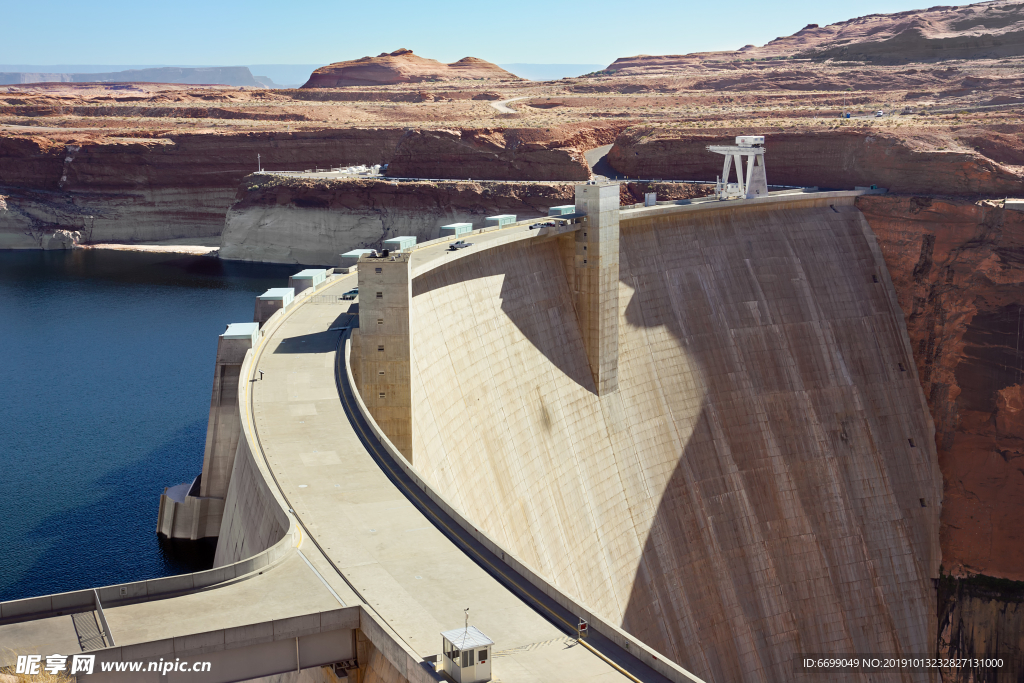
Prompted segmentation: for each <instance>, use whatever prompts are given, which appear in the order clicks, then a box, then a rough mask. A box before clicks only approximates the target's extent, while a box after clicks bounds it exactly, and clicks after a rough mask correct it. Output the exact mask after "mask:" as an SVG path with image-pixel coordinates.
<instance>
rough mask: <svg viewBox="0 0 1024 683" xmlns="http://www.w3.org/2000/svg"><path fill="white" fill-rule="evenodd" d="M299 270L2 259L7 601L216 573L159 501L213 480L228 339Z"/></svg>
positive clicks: (184, 259) (188, 261)
mask: <svg viewBox="0 0 1024 683" xmlns="http://www.w3.org/2000/svg"><path fill="white" fill-rule="evenodd" d="M300 269H301V267H299V266H278V265H262V264H242V263H230V262H222V261H219V260H218V259H216V258H211V257H194V256H182V255H169V254H145V253H129V252H110V251H99V250H78V251H60V252H42V251H33V252H16V251H0V538H2V539H3V542H2V543H0V601H2V600H11V599H15V598H23V597H29V596H33V595H44V594H47V593H56V592H62V591H70V590H78V589H81V588H89V587H93V586H103V585H109V584H114V583H121V582H125V581H137V580H141V579H149V578H154V577H158V576H167V575H170V574H179V573H184V572H189V571H195V570H197V569H205V568H208V567H209V566H210V564H211V563H212V560H213V552H212V550H213V544H212V543H205V544H194V543H189V542H180V541H177V542H173V543H172V542H167V541H164V542H161V541H160V540H159V539H158V537H157V534H156V517H157V509H158V503H159V497H160V494H161V493H162V492H163V489H164V487H165V486H173V485H174V484H181V483H184V482H186V481H191V480H192V479H193V478H194V477H195V476H196V475H197V474H199V472H200V471H201V469H202V462H203V447H204V445H205V440H206V422H207V417H208V413H209V409H210V394H211V391H212V385H213V366H214V358H215V355H216V350H217V336H218V335H219V334H221V333H222V332H223V331H224V328H225V325H226V324H227V323H232V322H248V321H251V320H252V315H253V307H254V300H255V296H256V295H257V294H260V293H262V292H263V291H264V290H266V289H267V288H269V287H283V286H287V278H288V276H289V275H291V274H293V273H295V272H297V271H298V270H300Z"/></svg>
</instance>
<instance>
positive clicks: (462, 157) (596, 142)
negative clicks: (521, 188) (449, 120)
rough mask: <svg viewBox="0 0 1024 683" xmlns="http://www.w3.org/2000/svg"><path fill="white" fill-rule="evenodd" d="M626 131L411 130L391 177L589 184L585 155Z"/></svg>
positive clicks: (395, 159)
mask: <svg viewBox="0 0 1024 683" xmlns="http://www.w3.org/2000/svg"><path fill="white" fill-rule="evenodd" d="M623 127H624V126H621V125H620V126H615V125H611V126H608V125H605V126H598V127H593V128H583V129H576V130H566V131H560V134H559V135H557V136H552V135H545V134H542V133H540V132H539V131H537V130H535V129H515V128H510V129H479V130H412V131H409V132H407V133H406V134H405V136H404V137H403V138H402V139H401V141H400V142H399V143H398V147H397V149H396V150H395V155H394V157H393V159H392V161H391V163H390V164H389V165H388V171H387V173H388V175H389V176H391V177H394V178H445V179H455V178H457V179H479V180H524V179H530V180H588V179H589V178H590V167H589V166H588V165H587V160H586V157H585V156H584V152H585V151H586V150H588V149H593V148H595V147H600V146H601V145H606V144H609V143H611V142H612V141H614V140H615V137H616V135H617V134H618V132H619V131H620V130H622V128H623ZM552 138H554V139H552Z"/></svg>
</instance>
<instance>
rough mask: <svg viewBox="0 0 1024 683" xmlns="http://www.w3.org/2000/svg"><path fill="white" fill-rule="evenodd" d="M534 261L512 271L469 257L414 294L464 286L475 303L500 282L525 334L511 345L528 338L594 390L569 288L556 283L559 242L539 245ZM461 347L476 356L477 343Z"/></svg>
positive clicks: (505, 306)
mask: <svg viewBox="0 0 1024 683" xmlns="http://www.w3.org/2000/svg"><path fill="white" fill-rule="evenodd" d="M520 249H522V247H513V248H511V249H507V248H500V247H499V248H498V249H493V250H491V251H492V252H497V253H501V252H505V253H510V252H514V251H519V250H520ZM533 260H534V262H535V263H534V266H535V267H534V268H531V269H529V270H526V271H522V270H512V271H510V270H509V269H508V268H507V265H508V264H507V262H505V261H504V260H502V259H501V258H500V257H499V258H488V259H469V260H467V261H466V262H465V263H462V264H460V267H458V268H440V269H438V270H437V271H435V272H434V273H432V277H430V278H419V279H417V280H414V281H413V296H414V297H416V296H420V295H426V294H430V293H431V292H433V291H434V290H437V289H440V288H444V287H451V286H453V285H456V284H464V285H466V287H467V290H468V292H469V297H470V298H471V299H472V300H473V301H480V300H481V298H482V297H483V296H486V295H485V294H484V293H485V292H486V291H488V290H489V289H490V288H491V287H493V286H494V284H495V283H500V284H499V285H498V286H499V290H498V292H497V296H498V299H499V300H500V301H501V311H502V313H504V314H505V315H506V316H507V317H508V320H509V321H510V322H511V323H512V324H513V325H515V326H516V329H517V330H518V331H519V332H520V334H521V336H520V337H518V338H516V339H513V340H511V344H510V346H511V347H512V348H514V347H515V346H516V345H517V344H519V343H522V342H524V341H526V342H529V343H530V344H531V345H532V346H533V348H535V349H536V350H538V351H540V352H541V353H542V354H543V355H544V358H545V359H547V361H548V362H549V363H551V365H552V366H554V367H555V368H557V369H558V370H559V371H560V372H561V373H562V374H563V375H565V377H567V378H568V379H570V380H572V381H573V382H575V383H576V384H578V385H579V386H581V387H583V388H584V389H586V390H587V391H590V392H592V393H596V388H595V386H594V377H593V375H592V374H591V372H590V366H589V364H588V363H587V361H586V350H585V349H584V347H583V337H582V336H581V334H580V329H579V325H577V324H576V317H575V313H574V312H573V308H572V301H571V299H570V298H569V291H568V288H567V287H565V286H552V281H553V280H554V282H555V284H556V285H557V284H562V283H564V281H565V274H564V270H563V264H562V262H561V260H560V258H559V253H558V250H557V248H556V244H555V243H554V242H549V243H547V244H546V245H544V247H542V248H540V249H537V250H536V253H535V254H534V259H533ZM421 281H422V282H421ZM488 281H489V283H488ZM489 285H490V287H489ZM472 303H473V302H472V301H471V304H470V305H472ZM452 309H453V310H457V309H458V307H457V306H453V307H452ZM441 313H442V315H439V316H438V318H437V320H436V323H435V324H437V325H443V324H444V323H445V318H444V316H443V311H442V312H441ZM421 324H422V323H421ZM463 348H464V351H465V353H469V354H472V353H475V352H477V349H478V343H476V342H474V341H472V340H469V341H468V345H467V346H465V347H463ZM581 360H582V362H581Z"/></svg>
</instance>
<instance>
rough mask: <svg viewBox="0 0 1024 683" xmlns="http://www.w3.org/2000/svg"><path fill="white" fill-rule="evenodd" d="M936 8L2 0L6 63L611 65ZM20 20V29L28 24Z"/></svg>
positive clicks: (547, 0) (748, 1)
mask: <svg viewBox="0 0 1024 683" xmlns="http://www.w3.org/2000/svg"><path fill="white" fill-rule="evenodd" d="M924 6H927V3H924V2H921V1H917V2H915V1H913V0H890V1H888V2H887V1H884V0H862V1H861V2H858V3H838V2H821V0H788V1H787V2H753V1H752V0H732V1H730V2H723V1H722V0H718V1H708V0H704V1H702V2H695V1H693V0H649V1H648V2H639V3H637V2H623V1H619V2H611V1H609V0H591V1H590V2H580V1H578V0H577V1H574V2H568V1H566V0H517V1H516V2H487V1H486V0H484V1H481V0H474V1H473V2H469V1H468V0H445V1H441V2H438V1H435V2H430V1H424V0H390V1H387V0H371V1H369V2H365V1H364V2H353V1H350V0H335V1H333V2H325V1H321V0H293V1H292V2H282V1H281V0H277V1H275V2H270V1H268V0H247V1H246V2H238V1H234V2H226V1H224V0H212V1H211V0H201V1H200V0H177V1H176V2H156V3H148V2H138V0H131V1H130V2H129V1H128V0H102V1H101V2H82V0H53V1H52V2H49V3H44V4H42V5H40V4H37V3H30V2H21V3H14V2H11V3H5V7H6V9H4V11H3V15H4V16H3V24H4V29H3V40H0V64H40V65H45V64H175V65H191V64H219V65H235V64H253V63H257V64H273V63H280V64H327V63H330V62H335V61H341V60H345V59H354V58H357V57H362V56H364V55H368V54H371V55H376V54H379V53H381V52H385V51H388V52H390V51H392V50H396V49H398V48H400V47H405V48H409V49H412V50H414V51H415V52H416V53H417V54H420V55H423V56H425V57H431V58H434V59H440V60H442V61H446V62H451V61H454V60H456V59H461V58H462V57H465V56H467V55H472V56H474V57H480V58H482V59H486V60H488V61H492V62H499V63H509V62H525V63H569V64H578V63H602V64H606V63H611V62H612V61H614V60H615V58H616V57H622V56H631V55H636V54H679V53H686V52H697V51H704V50H724V49H735V48H738V47H741V46H743V45H745V44H747V43H753V44H755V45H761V44H764V43H766V42H768V41H769V40H772V39H773V38H776V37H777V36H782V35H788V34H790V33H794V32H795V31H798V30H799V29H801V28H803V26H805V25H806V24H808V23H816V24H821V25H824V24H828V23H833V22H835V21H842V20H844V19H850V18H853V17H855V16H863V15H865V14H872V13H880V12H899V11H903V10H908V9H915V8H921V7H924ZM19 27H20V28H19Z"/></svg>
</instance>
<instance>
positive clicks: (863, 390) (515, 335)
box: [411, 197, 941, 681]
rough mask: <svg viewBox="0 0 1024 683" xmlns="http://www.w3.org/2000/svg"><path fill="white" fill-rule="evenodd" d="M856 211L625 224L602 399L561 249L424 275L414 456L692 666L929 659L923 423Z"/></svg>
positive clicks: (767, 672)
mask: <svg viewBox="0 0 1024 683" xmlns="http://www.w3.org/2000/svg"><path fill="white" fill-rule="evenodd" d="M759 201H762V202H764V201H766V200H759ZM852 201H853V199H852V197H835V198H818V199H807V198H800V199H794V200H793V201H792V202H789V203H778V202H776V203H773V205H772V206H770V207H769V206H767V205H762V206H760V207H759V206H757V205H754V206H750V205H749V204H748V205H745V206H738V205H728V204H713V205H711V206H709V207H707V208H702V209H700V210H699V211H698V210H689V209H695V208H696V207H685V208H686V209H687V210H685V211H676V210H675V209H676V207H658V208H656V209H641V210H635V211H623V212H621V214H620V218H621V223H620V239H621V246H620V252H619V260H620V263H619V282H618V287H619V308H618V321H619V342H618V343H619V348H618V353H619V361H618V390H617V391H615V392H611V393H607V394H601V395H600V396H599V395H598V392H597V390H596V389H597V387H596V386H595V382H594V377H593V375H592V373H591V369H590V365H589V363H588V358H587V353H586V348H585V344H584V340H583V337H582V335H581V333H580V329H579V326H578V324H577V317H576V312H575V311H574V309H573V296H572V291H571V289H570V285H569V283H570V282H571V281H572V278H571V276H570V273H569V269H570V267H571V262H570V261H569V260H568V259H567V258H566V256H565V248H564V245H560V244H559V241H558V239H552V240H546V241H536V242H533V241H529V242H527V241H523V242H519V243H512V244H507V245H505V246H502V247H497V248H493V249H489V250H487V251H484V252H481V253H477V254H469V255H467V256H466V257H464V258H460V259H458V260H453V261H452V262H451V263H449V264H448V265H444V266H441V267H436V268H434V269H433V270H430V271H429V272H425V273H424V274H423V275H421V276H419V277H416V278H415V279H414V280H413V303H412V311H411V319H412V320H411V328H412V330H413V336H412V389H413V422H414V425H415V427H416V429H415V432H414V444H413V448H414V452H415V466H416V468H417V469H418V470H419V471H420V472H422V473H423V475H424V476H425V478H426V479H427V481H429V482H430V483H431V485H432V486H433V487H435V488H436V490H437V491H438V492H440V493H441V494H442V495H444V496H445V497H447V499H448V500H450V501H452V503H453V504H454V505H456V506H457V507H459V508H460V509H461V510H462V511H463V512H464V513H465V514H466V515H467V516H468V517H469V518H470V519H471V520H472V521H473V522H474V523H476V524H478V525H479V526H480V527H481V528H482V529H483V530H484V531H485V532H487V533H488V534H490V535H491V536H492V537H493V538H494V539H495V540H496V541H497V542H498V543H499V544H500V545H502V546H503V547H504V548H506V549H507V550H508V551H509V552H511V553H514V554H515V555H516V556H517V557H519V558H520V559H522V560H523V561H525V562H526V563H527V564H529V565H530V566H532V567H534V568H535V569H536V570H537V571H538V572H539V573H540V574H541V575H542V576H545V577H547V578H549V579H550V580H551V581H552V582H554V584H555V585H557V586H558V587H559V588H560V589H562V590H564V591H565V592H566V593H568V594H569V595H571V596H575V597H577V598H578V599H580V600H582V601H583V602H584V603H585V604H587V605H588V606H589V607H591V608H593V609H594V610H596V611H597V612H598V613H599V614H602V615H605V616H606V617H607V618H609V619H611V620H613V621H618V622H620V623H621V624H622V625H623V628H625V629H626V630H627V631H629V632H630V633H632V634H634V635H636V636H637V637H638V638H640V639H641V640H643V641H644V642H646V643H647V644H649V645H650V646H652V647H654V648H655V649H657V650H659V651H661V652H663V653H665V654H666V655H668V656H669V657H671V658H672V659H673V660H674V661H676V662H678V663H679V664H680V665H682V666H684V667H686V668H687V669H689V670H690V671H693V672H694V673H696V674H697V675H699V676H701V677H702V678H704V679H705V680H714V681H741V680H742V681H755V680H756V681H765V680H769V681H786V680H792V679H793V678H794V674H793V669H792V658H793V656H794V655H796V654H797V653H811V652H839V653H842V652H847V653H854V652H879V653H881V652H893V653H895V652H902V653H913V652H922V653H923V652H929V651H931V650H932V647H933V638H934V633H935V628H936V620H935V615H934V611H933V607H932V606H933V604H934V592H933V588H932V584H931V581H930V579H932V578H934V577H936V576H937V574H938V565H939V559H940V555H939V545H938V515H939V510H940V504H941V479H940V475H939V470H938V466H937V460H936V455H935V449H934V443H933V434H932V432H933V427H932V423H931V420H930V417H929V416H928V412H927V409H926V406H925V403H924V399H923V396H922V394H921V390H920V387H919V384H918V380H917V376H916V371H915V367H914V363H913V360H912V357H911V351H910V348H909V344H908V341H907V336H906V332H905V325H904V322H903V317H902V313H901V312H900V309H899V308H898V306H897V304H896V301H895V297H894V293H893V289H892V285H891V283H890V281H889V278H888V274H887V271H886V269H885V266H884V264H883V262H882V260H881V257H880V254H879V252H878V249H877V246H876V244H875V240H874V237H873V235H872V234H871V232H870V228H869V227H868V226H867V224H866V222H865V220H864V218H863V216H862V215H861V213H860V212H859V211H858V210H857V209H855V208H854V207H853V206H852ZM560 239H563V240H566V239H571V238H569V237H563V238H560ZM441 322H443V324H439V323H441ZM485 630H486V629H485ZM855 678H856V677H855V676H852V677H851V679H855ZM910 678H912V679H914V680H918V679H919V680H927V675H926V674H913V675H910Z"/></svg>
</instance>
